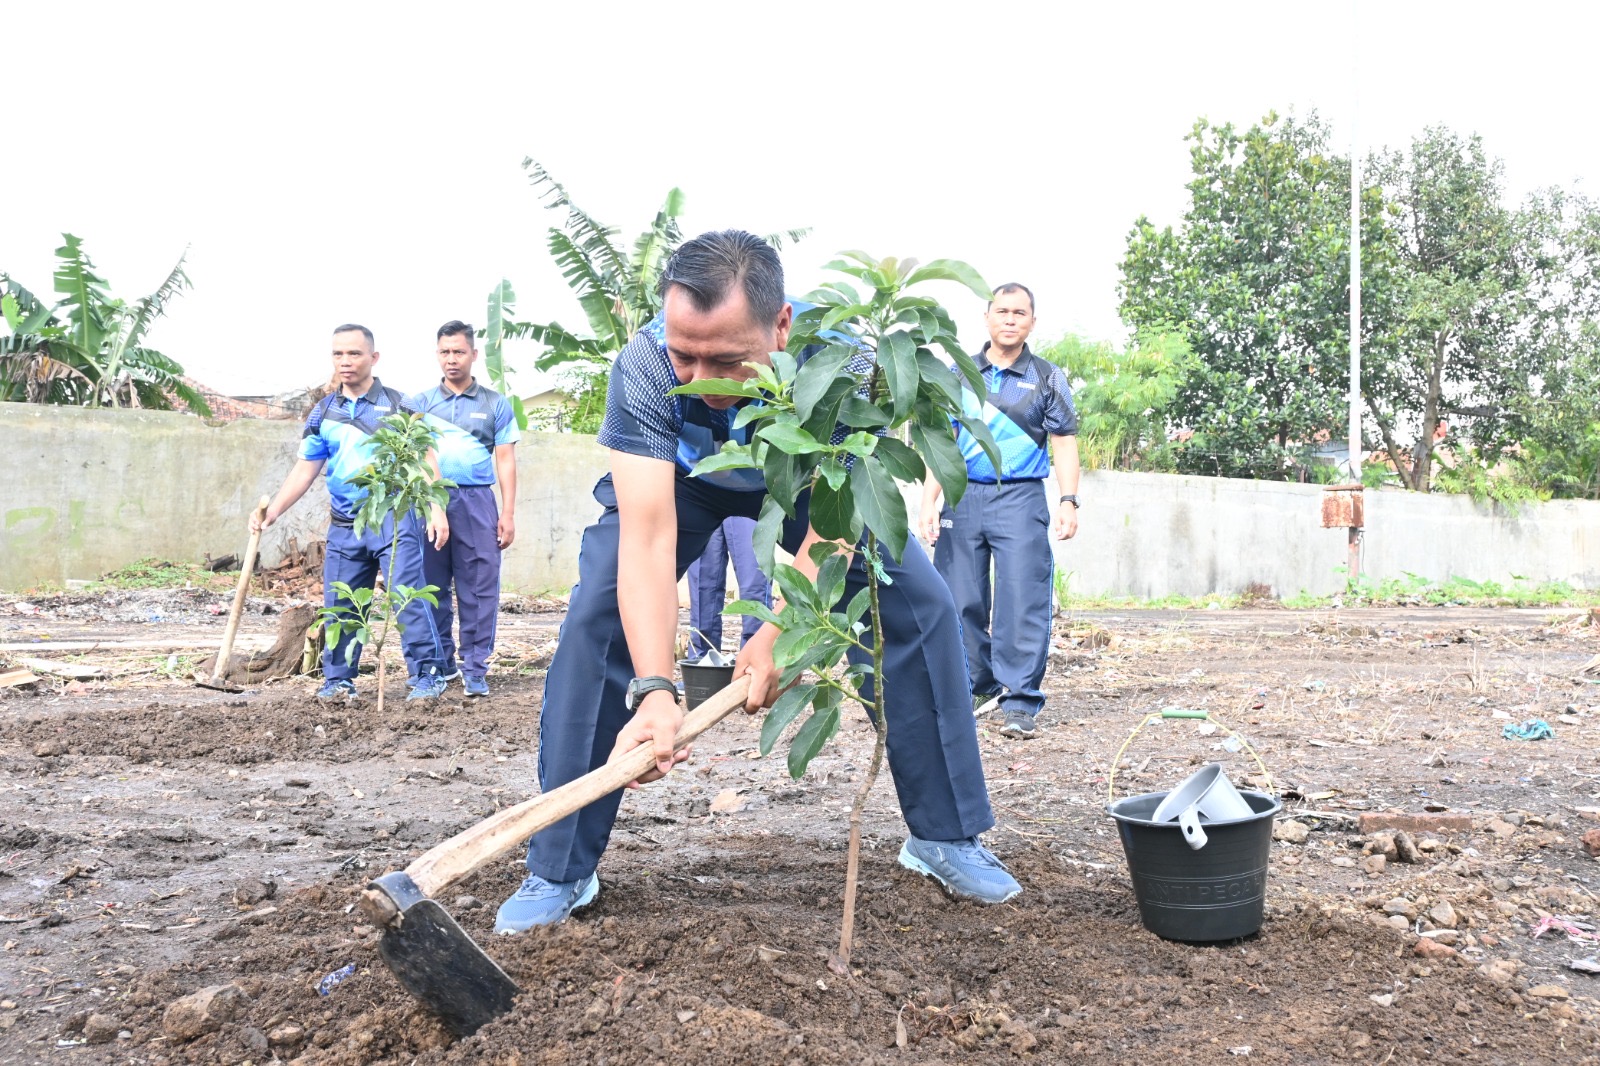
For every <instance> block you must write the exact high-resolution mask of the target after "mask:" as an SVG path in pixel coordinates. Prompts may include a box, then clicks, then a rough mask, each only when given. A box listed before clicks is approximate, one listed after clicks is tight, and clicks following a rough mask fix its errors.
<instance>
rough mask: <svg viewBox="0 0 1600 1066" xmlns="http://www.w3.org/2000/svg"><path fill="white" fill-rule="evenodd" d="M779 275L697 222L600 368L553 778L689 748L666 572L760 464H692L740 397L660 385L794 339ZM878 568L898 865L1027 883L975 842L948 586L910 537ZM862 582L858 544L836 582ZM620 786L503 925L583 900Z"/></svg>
mask: <svg viewBox="0 0 1600 1066" xmlns="http://www.w3.org/2000/svg"><path fill="white" fill-rule="evenodd" d="M783 291H784V290H783V267H782V264H781V263H780V262H779V260H778V255H777V253H776V252H775V251H774V250H773V249H772V247H771V246H770V245H768V244H767V243H766V242H765V241H763V240H761V239H760V238H759V237H756V236H753V235H752V234H749V233H745V232H742V231H738V230H728V231H724V232H718V233H707V234H704V235H702V236H700V237H697V238H695V239H694V240H691V241H688V242H686V243H685V244H684V245H683V246H682V247H680V248H679V249H678V251H677V252H676V253H675V254H674V255H673V257H672V259H671V261H670V262H669V263H668V264H667V268H666V271H665V273H664V274H663V275H662V278H661V292H662V296H663V301H664V309H663V312H662V314H661V315H659V316H657V318H656V319H655V320H654V321H652V322H651V323H650V324H649V325H647V326H646V327H645V328H644V329H642V330H640V331H639V333H638V335H637V336H635V337H634V338H633V340H632V341H631V342H630V343H629V344H628V346H627V347H626V348H624V349H623V351H622V352H621V354H620V355H618V357H617V359H616V361H615V363H614V364H613V366H612V370H611V384H610V390H609V393H608V396H607V400H606V417H605V422H604V424H603V425H602V426H601V430H600V438H599V439H600V443H601V444H603V445H605V446H606V447H607V448H609V449H610V453H611V455H610V458H611V473H609V474H608V475H606V476H605V477H603V478H601V479H600V482H599V483H598V484H597V485H596V486H595V492H594V495H595V499H597V500H598V501H599V502H600V504H601V505H602V506H603V507H604V508H605V511H604V513H603V514H602V515H601V516H600V518H599V520H598V521H596V522H595V523H594V525H592V526H590V527H589V528H588V530H587V531H586V532H585V533H584V537H583V547H582V551H581V554H580V556H579V575H578V585H577V587H576V588H574V589H573V593H572V601H571V604H570V606H569V608H568V613H567V619H566V622H565V623H564V624H563V625H562V627H561V640H560V644H559V645H558V647H557V650H556V654H555V658H554V660H553V661H552V662H551V664H550V672H549V675H548V677H547V679H546V681H545V693H544V704H543V711H542V716H541V719H540V727H539V777H540V785H541V787H542V789H543V790H544V791H546V792H548V791H550V790H551V789H553V788H556V787H558V786H560V785H564V784H566V783H567V782H569V781H572V780H574V779H575V778H578V777H580V776H582V775H583V774H585V773H587V772H588V771H590V770H592V769H594V768H596V767H598V766H601V765H603V764H604V763H605V762H606V761H608V759H609V758H610V757H611V756H613V755H618V754H621V753H622V752H625V751H627V750H629V749H631V748H633V747H635V746H637V745H639V744H641V743H649V744H651V745H652V746H653V747H654V749H655V756H656V765H655V768H654V769H653V770H652V771H651V772H649V773H648V774H646V775H644V776H643V777H641V778H640V779H639V780H640V782H641V783H642V782H646V781H653V780H656V779H658V778H660V777H662V776H663V775H665V774H667V773H668V772H670V771H671V770H672V768H673V767H674V766H675V765H676V764H677V763H679V762H682V761H683V760H684V759H685V758H687V757H688V754H689V753H688V751H687V749H684V750H679V751H674V750H673V746H672V742H673V738H674V737H675V736H676V734H677V731H678V727H679V725H680V724H681V723H682V722H683V709H682V707H680V706H679V704H678V692H677V688H676V686H675V685H674V683H673V680H672V672H673V664H674V654H673V651H674V641H675V638H676V636H677V627H678V597H677V579H678V578H679V577H681V576H682V574H683V572H684V571H685V569H687V567H688V566H689V564H690V563H691V562H693V561H694V560H695V559H697V558H699V556H700V555H701V553H702V552H703V551H704V550H705V546H706V542H707V540H709V539H710V537H711V535H712V533H713V532H715V531H716V530H717V528H718V527H719V526H721V524H722V523H723V521H724V520H726V519H728V518H730V517H746V518H755V517H757V515H758V514H759V513H760V510H761V503H762V500H763V498H764V496H765V495H766V486H765V484H764V482H763V480H762V475H761V472H760V471H758V470H723V471H716V472H714V473H709V474H706V475H704V476H701V477H693V478H691V477H690V476H689V471H690V470H691V469H692V468H693V467H694V465H695V463H696V462H698V461H699V460H700V459H702V458H704V457H705V456H707V455H711V454H713V453H715V452H716V451H717V450H718V449H720V448H721V446H722V444H723V442H725V441H728V440H734V441H739V442H745V441H747V440H748V434H749V428H748V427H738V428H734V426H733V422H734V420H735V417H736V416H737V414H738V410H737V407H738V405H739V404H740V403H741V402H743V401H741V400H739V399H738V398H737V397H725V396H673V395H668V390H669V389H672V388H674V387H675V386H677V385H680V384H687V383H689V382H692V381H697V380H701V379H706V378H733V379H735V380H745V379H748V378H750V377H752V376H753V374H754V371H753V370H752V369H751V368H750V367H749V366H747V365H745V364H747V363H758V364H763V365H767V364H769V363H770V358H769V353H770V352H773V351H776V350H781V349H782V348H783V347H784V346H785V344H786V343H787V342H788V339H789V330H790V325H791V324H792V322H793V319H794V315H795V308H794V306H793V305H792V304H791V303H789V302H788V301H786V300H785V299H784V295H783ZM807 503H808V500H807V499H806V498H804V497H803V498H802V499H801V500H799V501H798V506H797V518H796V519H795V520H791V521H789V522H787V523H786V524H785V526H784V530H783V537H782V543H783V546H784V548H785V549H786V550H788V551H790V552H792V553H793V554H794V556H795V565H796V566H797V567H799V568H800V569H801V570H803V571H804V572H806V573H807V575H808V576H810V577H812V578H813V579H815V571H816V564H815V563H813V562H812V560H811V556H810V554H809V551H808V549H809V547H810V546H811V545H812V544H813V543H815V542H816V541H817V540H818V539H819V538H818V536H817V534H816V532H815V531H814V530H812V529H811V528H810V526H809V524H808V522H807V520H806V516H807ZM883 565H884V567H885V569H886V570H887V571H888V573H889V576H890V578H892V582H893V583H892V584H890V583H884V584H883V585H881V586H880V597H881V602H882V611H883V621H884V629H885V632H886V637H887V640H888V648H887V652H886V656H885V660H884V674H885V677H884V684H883V692H884V699H883V703H884V709H885V713H886V714H887V715H888V717H889V751H888V755H889V767H890V770H891V772H892V773H893V775H894V783H895V788H896V791H897V793H898V795H899V798H900V809H901V813H902V814H903V815H904V817H905V820H906V824H907V826H908V827H909V828H910V830H911V836H910V838H909V839H908V840H907V841H906V843H905V846H904V847H903V848H902V849H901V852H900V862H901V863H902V864H903V865H905V866H907V867H909V868H910V869H913V870H915V871H917V872H919V873H922V874H925V875H927V876H931V877H933V878H935V879H936V880H938V881H939V882H940V884H941V885H943V887H944V888H945V890H946V891H947V892H949V893H950V894H952V895H954V896H958V897H961V898H965V899H971V900H975V901H978V902H982V903H1001V902H1004V901H1005V900H1008V899H1010V898H1012V897H1013V896H1015V895H1016V894H1017V893H1018V892H1020V891H1021V887H1020V886H1019V885H1018V884H1017V882H1016V880H1015V879H1013V878H1012V876H1011V875H1010V874H1009V873H1008V872H1007V871H1006V869H1005V867H1004V866H1002V865H1001V864H1000V862H999V860H998V859H996V858H995V857H994V856H993V855H991V854H990V853H989V852H988V851H987V850H986V849H985V848H984V847H983V846H982V845H981V844H980V843H979V842H978V839H977V838H978V834H979V833H982V832H984V831H985V830H987V829H989V828H990V827H992V826H993V825H994V817H993V815H992V813H991V812H990V809H989V798H988V793H987V791H986V789H985V786H984V780H983V767H982V764H981V763H980V761H979V758H978V741H977V730H976V727H975V725H974V723H973V718H972V710H971V704H970V702H969V695H968V687H967V674H966V668H965V658H964V656H963V655H962V649H961V634H960V631H959V629H958V626H957V622H956V613H955V605H954V602H953V601H952V600H951V598H950V592H949V589H948V588H947V587H946V586H945V583H944V581H943V580H942V579H941V578H940V577H939V575H938V573H937V572H936V571H935V570H934V568H933V566H932V564H931V563H930V562H929V561H928V559H927V556H926V555H925V554H924V553H922V552H919V551H908V552H906V553H905V559H904V560H903V561H902V562H899V563H896V562H894V561H893V560H892V559H888V558H885V559H884V560H883ZM865 584H866V578H865V575H864V574H863V573H862V572H861V569H860V559H859V555H858V557H857V561H856V562H855V563H854V564H853V565H852V567H851V572H850V578H849V581H848V583H847V586H846V589H845V593H844V599H846V600H848V599H849V598H850V597H851V596H853V595H855V593H856V592H858V591H859V590H860V589H862V588H863V587H865ZM619 588H620V589H624V590H626V591H625V594H623V595H621V596H619V595H618V589H619ZM778 633H779V631H778V629H777V628H776V627H774V626H772V625H770V624H769V625H763V626H762V627H761V629H760V630H759V631H757V633H756V634H755V636H754V637H752V638H751V639H750V641H749V642H748V643H746V644H745V646H744V648H743V649H742V650H741V651H740V652H739V656H738V659H737V660H736V665H735V675H736V676H742V675H745V674H748V675H750V698H749V703H748V705H747V707H746V710H747V711H749V712H752V713H754V712H757V711H759V710H760V709H761V708H763V707H766V706H770V705H771V704H772V702H773V700H774V699H775V698H776V697H777V695H778V691H777V680H778V676H779V671H778V670H777V669H776V668H775V667H774V665H773V661H772V649H773V644H774V642H775V641H776V640H777V638H778ZM621 795H622V793H621V791H620V790H619V791H618V792H616V793H613V794H612V795H610V796H607V797H605V798H604V799H602V800H599V801H598V802H596V803H592V804H590V805H589V806H588V807H586V808H584V809H583V810H582V811H580V812H578V813H577V814H574V815H572V816H570V817H568V818H565V819H563V820H562V821H560V822H557V823H556V824H554V825H552V826H550V827H549V828H548V829H545V830H543V831H541V832H539V833H538V834H536V835H535V836H534V837H533V838H532V839H531V840H530V841H529V842H528V860H527V865H528V871H529V876H528V878H527V880H525V881H524V882H523V883H522V887H521V888H519V889H518V890H517V892H516V893H515V894H514V895H513V896H512V897H511V898H510V899H508V900H506V902H505V903H504V904H503V905H502V906H501V907H500V911H499V914H498V916H497V918H496V920H495V929H496V931H498V932H501V933H517V932H521V931H522V930H525V929H528V928H530V927H532V926H535V925H546V924H550V923H552V922H558V921H561V920H562V919H563V918H565V917H566V916H567V915H568V914H570V913H571V912H572V911H574V910H576V909H578V908H579V907H583V906H586V905H588V904H590V903H592V902H594V900H595V897H596V896H597V894H598V893H599V890H600V883H599V880H598V877H597V876H596V873H595V869H596V867H597V866H598V865H599V862H600V856H601V854H602V853H603V852H604V851H605V847H606V842H607V840H608V839H609V837H610V835H611V827H612V823H613V821H614V820H615V819H616V814H617V807H618V804H619V803H620V801H621Z"/></svg>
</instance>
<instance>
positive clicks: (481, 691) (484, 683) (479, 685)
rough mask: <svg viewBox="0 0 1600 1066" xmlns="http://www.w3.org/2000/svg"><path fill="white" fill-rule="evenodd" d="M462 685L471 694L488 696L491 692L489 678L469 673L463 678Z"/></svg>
mask: <svg viewBox="0 0 1600 1066" xmlns="http://www.w3.org/2000/svg"><path fill="white" fill-rule="evenodd" d="M461 687H462V688H464V689H466V692H467V695H469V696H487V695H488V694H489V679H488V678H487V677H479V676H476V675H474V674H468V675H467V676H466V677H464V678H462V680H461Z"/></svg>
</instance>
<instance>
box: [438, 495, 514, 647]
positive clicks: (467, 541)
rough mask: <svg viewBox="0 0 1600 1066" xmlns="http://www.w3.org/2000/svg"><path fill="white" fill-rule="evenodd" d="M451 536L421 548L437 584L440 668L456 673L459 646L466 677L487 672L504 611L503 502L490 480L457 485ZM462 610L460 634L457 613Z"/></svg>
mask: <svg viewBox="0 0 1600 1066" xmlns="http://www.w3.org/2000/svg"><path fill="white" fill-rule="evenodd" d="M445 518H447V519H448V520H449V522H450V539H449V540H447V541H445V543H444V547H443V548H435V547H434V546H433V545H432V544H428V545H426V546H425V547H424V548H423V552H422V572H423V574H424V575H425V576H426V577H427V579H428V580H427V583H428V584H430V585H437V586H439V592H438V597H439V606H438V607H435V608H433V620H434V627H435V628H436V629H438V631H439V642H440V644H441V645H442V647H443V649H444V655H443V658H444V664H443V667H442V670H443V672H444V673H446V674H453V673H455V671H456V665H457V659H456V655H457V645H458V643H459V647H460V667H461V670H462V672H463V673H465V674H466V675H467V676H468V677H482V676H483V675H484V674H487V673H488V672H489V656H490V655H491V654H492V653H493V652H494V634H495V622H496V620H497V619H498V617H499V614H500V544H499V537H500V507H499V505H498V504H497V503H496V502H495V498H494V487H493V486H492V485H458V486H457V487H455V488H453V489H451V490H450V505H449V506H448V507H446V508H445ZM457 613H459V614H460V616H461V629H460V634H459V639H458V636H457V632H456V624H455V623H456V615H457Z"/></svg>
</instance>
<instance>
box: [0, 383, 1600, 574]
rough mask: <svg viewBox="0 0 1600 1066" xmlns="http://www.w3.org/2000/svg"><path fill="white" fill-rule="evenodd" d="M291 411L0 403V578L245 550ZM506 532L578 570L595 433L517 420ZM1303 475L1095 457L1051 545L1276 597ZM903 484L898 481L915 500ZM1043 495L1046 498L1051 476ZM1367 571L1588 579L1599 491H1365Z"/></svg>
mask: <svg viewBox="0 0 1600 1066" xmlns="http://www.w3.org/2000/svg"><path fill="white" fill-rule="evenodd" d="M299 438H300V426H299V424H298V423H293V422H261V421H248V420H241V421H239V422H235V423H231V424H229V425H225V426H217V427H212V426H207V425H205V424H204V423H202V422H200V421H199V420H197V419H195V418H192V417H190V416H187V415H178V414H169V413H157V412H140V411H86V410H82V409H77V408H60V407H38V406H33V405H28V404H0V441H3V442H4V455H5V460H6V462H5V465H4V473H3V474H0V588H3V589H12V590H14V589H23V588H29V587H31V586H34V585H37V584H40V583H45V582H50V583H61V582H64V581H67V580H70V579H75V578H76V579H87V578H94V577H97V576H99V575H100V574H102V573H104V572H105V571H107V570H111V569H115V568H117V567H120V566H125V565H127V564H128V563H130V562H133V561H134V560H136V559H140V558H145V557H157V558H165V559H192V560H195V561H198V560H199V559H201V558H202V557H203V556H204V555H205V553H207V552H210V553H211V554H213V555H223V554H226V553H228V552H240V551H243V550H244V546H245V541H246V540H247V539H248V535H247V533H246V531H245V521H246V517H247V516H248V514H249V512H250V508H251V507H252V506H253V505H254V502H255V500H256V499H257V498H258V497H259V496H261V495H263V494H271V493H273V492H275V491H276V490H277V487H278V485H279V483H280V482H281V481H282V480H283V476H284V474H285V473H286V472H287V471H288V469H289V467H290V466H291V465H292V464H293V463H294V457H295V449H296V447H297V445H298V442H299ZM517 454H518V464H517V465H518V471H519V475H518V486H517V488H518V491H517V540H516V543H515V544H514V545H513V546H512V547H511V550H510V551H508V552H507V553H506V556H505V564H504V575H505V584H506V586H507V587H508V588H511V589H517V590H521V591H541V590H546V589H564V588H567V587H570V586H571V585H572V583H573V582H574V581H576V580H577V560H578V546H579V540H580V537H581V535H582V532H583V529H584V527H585V526H586V525H588V523H589V522H590V521H592V520H593V519H594V517H595V516H596V515H597V514H598V513H599V505H598V504H596V503H595V502H594V498H593V496H592V495H591V490H592V488H593V486H594V483H595V481H596V480H597V479H598V478H599V477H600V476H601V475H602V474H603V473H604V472H605V469H606V465H605V452H604V451H603V450H602V449H601V448H600V447H599V446H598V445H597V444H596V443H595V442H594V438H592V437H580V436H575V435H571V434H552V433H531V434H528V435H527V436H526V437H525V438H524V439H523V441H522V443H521V444H520V445H519V446H518V451H517ZM1322 494H1323V493H1322V489H1321V488H1319V487H1317V486H1311V485H1284V484H1277V483H1274V482H1259V481H1239V480H1232V479H1227V478H1204V477H1176V476H1170V475H1164V474H1118V473H1107V472H1104V471H1090V472H1088V473H1086V474H1085V475H1084V478H1083V486H1082V489H1081V490H1080V495H1081V496H1082V498H1083V510H1082V511H1081V512H1080V514H1079V519H1080V523H1079V528H1080V532H1079V534H1078V536H1077V537H1076V538H1075V539H1073V540H1072V541H1070V542H1066V543H1059V544H1057V545H1056V546H1055V553H1056V564H1057V566H1058V567H1059V568H1060V569H1061V570H1063V571H1066V572H1070V573H1071V574H1072V579H1071V580H1072V584H1071V588H1072V590H1073V591H1074V592H1077V593H1084V594H1093V595H1115V596H1137V597H1141V598H1153V597H1160V596H1167V595H1174V594H1178V595H1203V594H1205V593H1208V592H1223V593H1235V592H1239V591H1242V590H1243V589H1244V588H1245V587H1247V586H1249V585H1251V584H1264V585H1267V586H1270V587H1271V588H1272V589H1273V590H1274V591H1275V592H1277V593H1279V594H1280V595H1292V594H1293V593H1296V592H1299V591H1302V590H1304V591H1308V592H1315V593H1322V594H1326V593H1331V592H1334V591H1337V590H1338V589H1339V588H1340V587H1342V585H1343V582H1344V575H1343V573H1342V572H1341V568H1342V567H1343V566H1344V565H1345V561H1346V557H1347V551H1346V535H1345V531H1344V530H1341V529H1323V528H1321V524H1320V516H1321V500H1322ZM916 495H917V494H916V493H915V492H908V497H909V498H910V499H911V500H912V501H913V503H914V501H915V499H916ZM1050 495H1051V497H1052V498H1053V497H1054V495H1055V494H1054V493H1053V492H1052V493H1051V494H1050ZM1366 507H1367V541H1366V550H1365V554H1364V558H1363V564H1362V565H1363V570H1364V572H1365V573H1366V574H1368V575H1370V576H1372V577H1375V578H1389V577H1400V576H1402V575H1403V574H1405V573H1407V572H1410V573H1414V574H1419V575H1421V576H1423V577H1426V578H1429V579H1432V580H1444V579H1445V578H1448V577H1451V576H1461V577H1469V578H1472V579H1474V580H1484V579H1492V580H1495V581H1499V582H1502V583H1509V582H1510V581H1511V580H1512V578H1513V577H1514V576H1521V577H1524V578H1526V579H1528V580H1530V581H1556V580H1560V581H1568V582H1571V583H1572V584H1574V585H1577V586H1580V587H1585V588H1600V503H1591V502H1572V501H1568V502H1558V503H1547V504H1540V505H1536V506H1530V507H1528V508H1526V509H1524V510H1523V511H1522V512H1521V513H1519V514H1517V515H1511V514H1508V513H1506V512H1505V511H1503V510H1500V509H1496V508H1493V507H1489V506H1480V505H1476V504H1474V503H1472V502H1471V501H1470V500H1468V499H1465V498H1464V497H1454V496H1418V495H1416V494H1414V493H1406V492H1369V493H1368V494H1367V501H1366ZM326 528H327V494H326V492H324V491H323V490H322V489H321V488H320V487H317V488H313V489H312V491H311V492H309V493H307V494H306V498H305V499H303V500H301V502H300V503H299V504H298V505H297V506H296V507H295V508H294V509H293V510H292V511H290V512H289V514H288V515H286V516H285V517H284V518H283V519H282V520H280V521H279V523H278V524H277V525H276V526H274V527H273V528H272V529H271V530H269V531H268V534H267V536H266V537H265V538H263V541H262V554H263V558H264V560H265V563H266V565H268V566H271V565H274V564H275V563H277V562H278V561H279V560H281V558H282V555H283V550H284V547H285V545H286V544H287V542H288V538H289V537H290V536H295V537H298V539H299V542H300V543H301V544H306V543H308V542H309V541H311V540H317V539H321V538H322V537H323V536H324V533H325V530H326Z"/></svg>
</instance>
